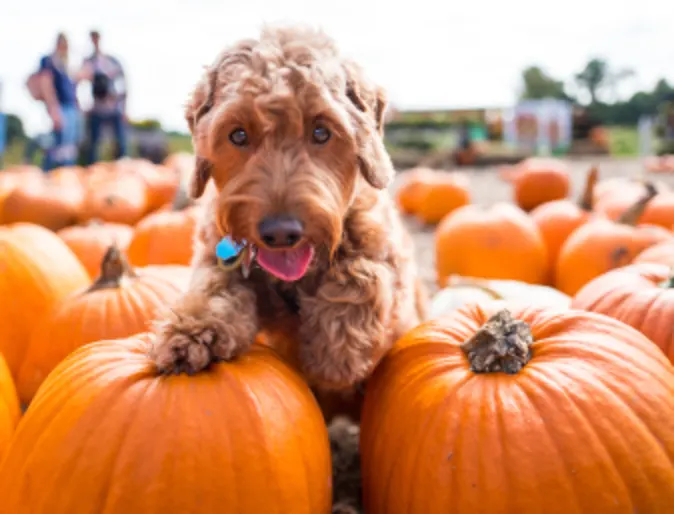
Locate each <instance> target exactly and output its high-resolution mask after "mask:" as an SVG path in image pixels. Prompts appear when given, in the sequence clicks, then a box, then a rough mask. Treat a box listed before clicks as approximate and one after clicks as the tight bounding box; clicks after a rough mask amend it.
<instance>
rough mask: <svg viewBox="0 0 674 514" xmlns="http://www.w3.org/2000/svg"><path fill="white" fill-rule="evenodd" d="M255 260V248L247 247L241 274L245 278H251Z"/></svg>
mask: <svg viewBox="0 0 674 514" xmlns="http://www.w3.org/2000/svg"><path fill="white" fill-rule="evenodd" d="M254 260H255V248H254V247H252V246H247V247H246V248H245V249H244V251H243V257H242V258H241V274H242V275H243V278H248V277H249V276H250V269H251V268H252V267H253V261H254Z"/></svg>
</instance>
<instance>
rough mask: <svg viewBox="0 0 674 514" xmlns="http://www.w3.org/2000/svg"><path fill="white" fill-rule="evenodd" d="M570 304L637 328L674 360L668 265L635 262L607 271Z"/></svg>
mask: <svg viewBox="0 0 674 514" xmlns="http://www.w3.org/2000/svg"><path fill="white" fill-rule="evenodd" d="M571 306H572V308H575V309H582V310H586V311H590V312H597V313H599V314H605V315H606V316H610V317H612V318H615V319H617V320H618V321H622V322H623V323H626V324H627V325H629V326H631V327H634V328H636V329H637V330H639V331H640V332H641V333H642V334H644V335H645V336H646V337H648V338H649V339H650V340H651V341H653V342H654V343H655V344H657V345H658V346H659V347H660V348H661V349H662V351H663V352H664V353H665V355H666V356H667V358H669V360H670V361H671V362H673V363H674V281H672V268H670V267H669V266H664V265H662V264H649V263H644V264H634V265H632V266H627V267H624V268H620V269H617V270H614V271H611V272H609V273H606V274H605V275H602V276H600V277H597V278H596V279H594V280H593V281H592V282H590V283H589V284H587V285H586V286H585V287H583V288H582V289H581V290H580V291H578V294H576V296H575V297H574V298H573V301H572V303H571Z"/></svg>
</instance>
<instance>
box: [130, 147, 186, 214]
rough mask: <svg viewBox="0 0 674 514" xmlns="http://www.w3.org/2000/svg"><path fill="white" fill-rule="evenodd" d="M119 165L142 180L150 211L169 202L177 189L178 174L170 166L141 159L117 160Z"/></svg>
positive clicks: (178, 183) (178, 182)
mask: <svg viewBox="0 0 674 514" xmlns="http://www.w3.org/2000/svg"><path fill="white" fill-rule="evenodd" d="M119 166H120V168H121V169H122V170H125V169H126V170H129V171H130V172H132V173H134V174H135V175H137V176H138V177H140V178H141V179H142V180H143V182H144V183H145V187H146V190H147V209H148V211H150V212H151V211H155V210H157V209H159V208H160V207H162V206H164V205H165V204H167V203H170V202H171V200H173V197H174V196H175V195H176V193H177V191H178V186H179V185H180V174H179V173H178V172H177V171H176V170H174V169H172V168H170V167H167V166H160V165H156V164H152V163H151V162H150V161H146V160H142V159H129V160H126V161H119Z"/></svg>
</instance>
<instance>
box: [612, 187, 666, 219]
mask: <svg viewBox="0 0 674 514" xmlns="http://www.w3.org/2000/svg"><path fill="white" fill-rule="evenodd" d="M644 187H645V188H646V193H645V194H644V196H642V197H641V198H639V200H637V201H636V202H635V203H634V204H633V205H631V206H630V208H629V209H627V210H626V211H625V212H623V213H622V214H621V215H620V217H619V218H618V223H623V224H625V225H636V224H637V221H638V220H639V218H640V217H641V215H642V214H643V213H644V210H645V209H646V206H647V205H648V202H650V201H651V200H652V199H653V198H655V197H656V196H657V194H658V190H657V189H656V187H655V185H653V183H652V182H646V183H645V184H644Z"/></svg>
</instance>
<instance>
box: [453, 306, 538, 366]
mask: <svg viewBox="0 0 674 514" xmlns="http://www.w3.org/2000/svg"><path fill="white" fill-rule="evenodd" d="M533 341H534V340H533V336H532V335H531V328H530V327H529V325H527V324H526V323H525V322H524V321H521V320H518V319H514V318H513V316H512V314H511V313H510V311H508V310H507V309H503V310H501V311H499V312H497V313H496V314H494V315H493V316H492V317H491V318H489V320H488V321H487V322H486V323H485V324H484V325H482V326H481V327H480V328H479V329H478V331H477V332H475V335H473V337H471V338H470V339H468V340H467V341H465V342H464V343H463V344H462V345H461V350H463V353H464V354H465V355H466V357H467V358H468V361H469V362H470V368H471V370H472V371H473V372H474V373H496V372H498V371H502V372H504V373H508V374H509V375H512V374H515V373H518V372H519V371H520V370H521V369H522V368H523V367H524V366H526V364H527V362H529V360H530V359H531V350H530V348H529V346H530V345H531V344H532V343H533Z"/></svg>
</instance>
